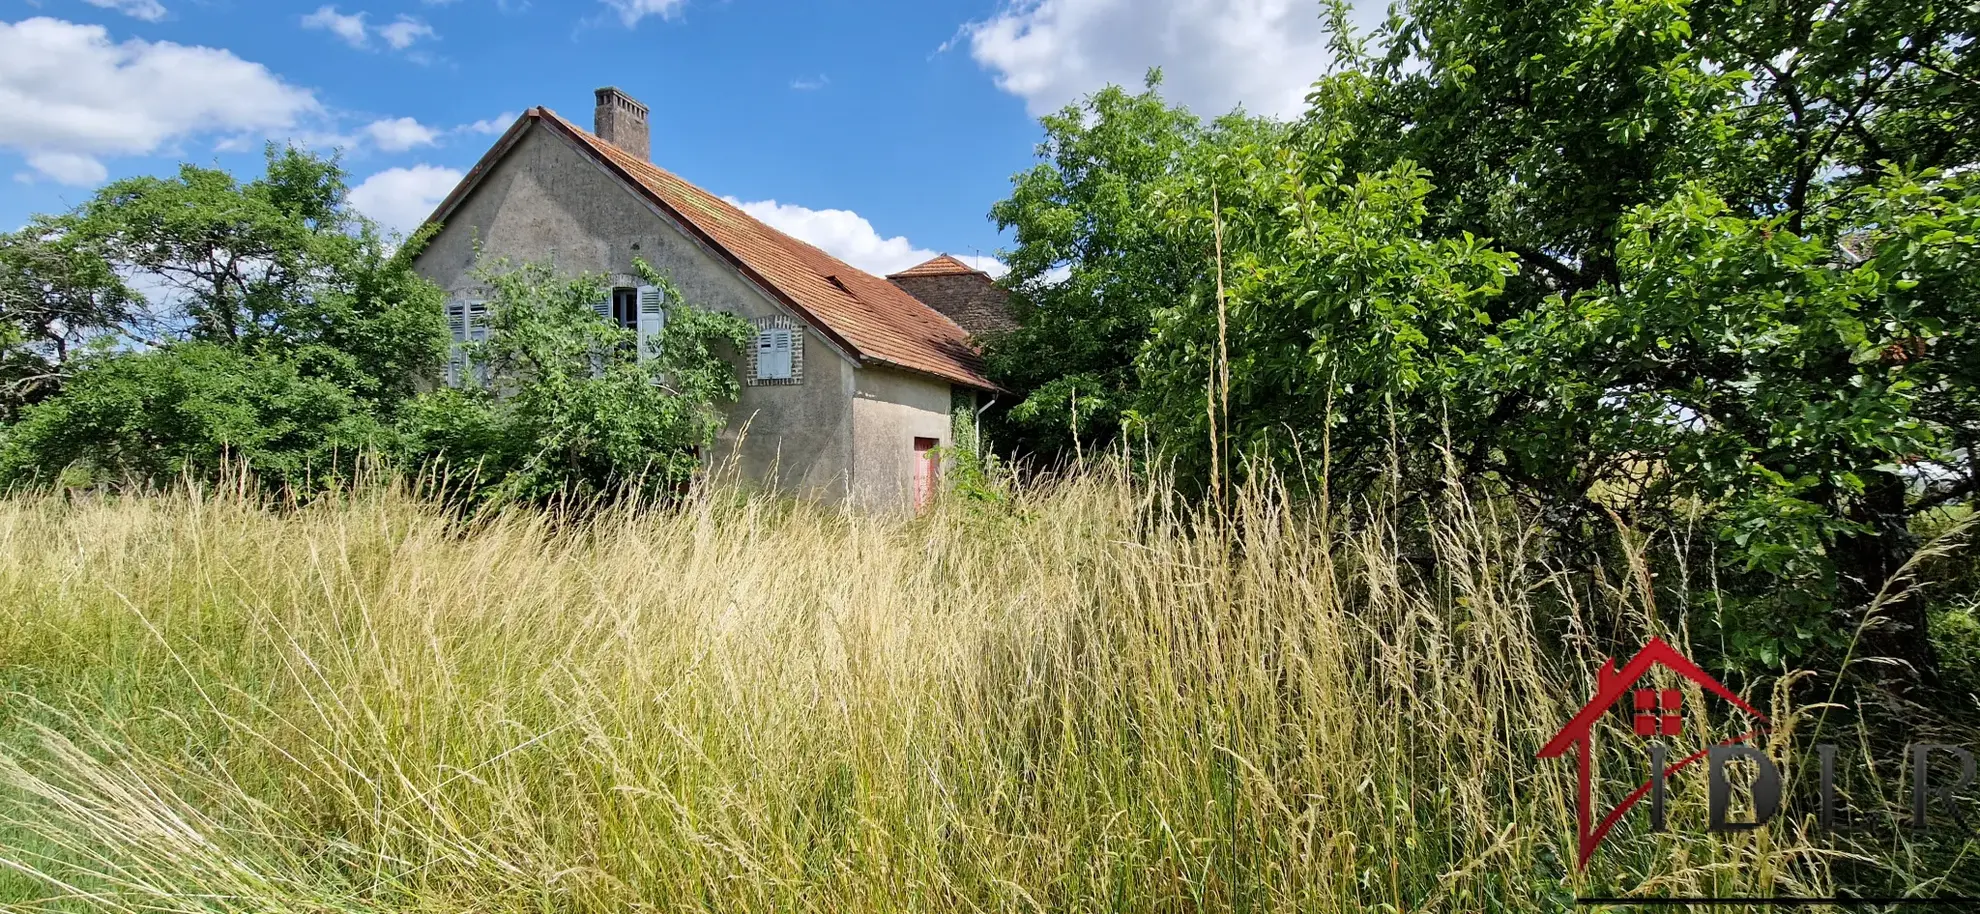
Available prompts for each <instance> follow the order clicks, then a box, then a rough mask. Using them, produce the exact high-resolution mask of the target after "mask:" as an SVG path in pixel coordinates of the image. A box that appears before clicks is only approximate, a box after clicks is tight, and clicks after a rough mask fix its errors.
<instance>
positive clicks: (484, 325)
mask: <svg viewBox="0 0 1980 914" xmlns="http://www.w3.org/2000/svg"><path fill="white" fill-rule="evenodd" d="M463 316H464V317H465V319H466V330H467V341H468V342H470V343H473V344H475V345H476V346H477V347H479V346H480V344H482V343H486V342H488V303H487V302H485V301H471V302H468V303H467V308H466V309H465V311H464V315H463ZM466 363H467V364H466V367H467V369H468V371H467V376H468V377H469V378H470V379H472V380H473V381H474V383H476V384H478V385H480V386H482V387H486V386H488V356H487V355H486V353H483V352H479V351H477V352H474V353H470V354H468V358H467V359H466Z"/></svg>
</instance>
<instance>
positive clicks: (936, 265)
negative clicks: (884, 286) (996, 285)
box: [887, 254, 983, 279]
mask: <svg viewBox="0 0 1980 914" xmlns="http://www.w3.org/2000/svg"><path fill="white" fill-rule="evenodd" d="M981 272H983V271H982V270H979V269H977V268H975V267H972V266H970V265H969V264H966V263H963V262H962V261H960V260H957V259H955V258H954V257H950V256H949V255H947V254H943V255H942V256H940V257H937V258H935V259H934V260H930V261H928V262H927V263H923V264H919V265H917V266H912V267H908V268H907V269H905V270H902V271H900V272H899V273H889V274H887V278H888V279H900V278H901V277H903V276H960V275H963V274H966V273H981Z"/></svg>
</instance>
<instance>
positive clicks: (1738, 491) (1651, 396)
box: [991, 0, 1980, 666]
mask: <svg viewBox="0 0 1980 914" xmlns="http://www.w3.org/2000/svg"><path fill="white" fill-rule="evenodd" d="M1977 11H1980V8H1976V7H1973V6H1971V5H1957V6H1956V5H1947V4H1938V3H1930V2H1928V3H1923V4H1893V3H1881V2H1871V3H1812V2H1806V3H1804V2H1793V0H1789V2H1775V3H1764V4H1762V3H1738V2H1681V0H1670V2H1665V0H1652V2H1648V3H1643V2H1633V0H1632V2H1619V0H1573V2H1568V3H1565V4H1561V3H1554V4H1546V5H1537V6H1536V5H1531V4H1520V3H1514V4H1511V5H1507V4H1503V3H1501V4H1498V5H1493V4H1490V3H1487V4H1477V3H1456V2H1451V0H1412V2H1406V3H1404V4H1402V5H1401V6H1400V7H1399V8H1398V10H1397V16H1396V17H1395V18H1394V19H1393V20H1392V21H1391V23H1390V24H1389V26H1388V27H1387V28H1385V29H1384V30H1383V31H1381V32H1379V33H1377V34H1376V35H1373V36H1366V37H1364V36H1354V35H1349V34H1346V33H1345V32H1339V31H1337V34H1336V37H1335V41H1334V50H1335V55H1336V66H1335V69H1334V71H1333V72H1331V73H1329V74H1327V75H1325V76H1324V77H1322V78H1321V79H1320V80H1319V81H1318V82H1317V83H1316V84H1315V86H1314V89H1313V92H1312V94H1311V95H1310V96H1309V102H1310V107H1309V110H1308V112H1307V114H1306V115H1305V116H1304V117H1303V118H1301V119H1299V120H1298V121H1297V122H1296V123H1294V124H1291V125H1285V126H1281V125H1276V124H1272V123H1269V122H1261V121H1258V120H1256V119H1251V118H1246V117H1243V116H1241V115H1233V116H1231V117H1228V118H1225V119H1223V120H1221V121H1219V122H1218V123H1217V124H1216V125H1215V126H1214V127H1212V128H1205V127H1203V126H1201V123H1200V122H1199V121H1198V120H1196V119H1195V118H1194V117H1192V116H1190V115H1189V114H1187V113H1185V112H1181V111H1178V110H1175V109H1172V108H1169V107H1168V106H1166V105H1164V104H1163V103H1162V101H1161V100H1160V98H1159V95H1158V94H1157V90H1158V89H1159V82H1158V78H1157V80H1151V83H1150V88H1149V91H1148V92H1146V93H1143V94H1141V95H1136V96H1130V95H1127V94H1126V93H1123V92H1121V91H1120V90H1118V89H1111V90H1108V91H1106V92H1103V93H1100V94H1098V95H1095V96H1093V97H1092V98H1089V99H1087V100H1086V101H1085V102H1083V103H1081V104H1079V105H1075V106H1072V107H1069V108H1068V109H1067V110H1066V111H1064V112H1062V113H1061V114H1059V115H1057V116H1055V117H1052V118H1048V119H1047V120H1046V122H1045V126H1046V130H1047V134H1048V141H1047V143H1046V144H1045V145H1044V146H1043V147H1041V152H1042V153H1043V161H1041V162H1040V164H1039V165H1038V166H1037V167H1035V168H1034V169H1033V170H1032V171H1030V172H1027V173H1025V174H1023V175H1020V176H1019V177H1018V178H1017V179H1016V180H1015V182H1014V190H1013V194H1012V197H1011V199H1010V200H1008V201H1006V202H1004V203H1002V204H1000V205H999V206H998V207H997V208H996V210H995V211H994V212H993V215H994V216H995V218H997V220H998V221H999V222H1000V224H1003V225H1005V226H1007V227H1009V228H1012V229H1014V231H1015V237H1016V242H1017V245H1016V249H1015V250H1014V251H1012V252H1011V254H1012V256H1011V261H1012V263H1013V265H1014V270H1013V278H1012V280H1010V282H1011V284H1012V286H1013V289H1014V291H1015V292H1016V293H1017V295H1018V297H1019V298H1020V300H1021V301H1023V302H1024V303H1025V305H1026V309H1027V311H1026V315H1025V316H1026V318H1027V321H1028V323H1027V326H1026V328H1025V329H1024V330H1021V331H1019V332H1017V333H1014V334H1012V335H1010V336H1008V337H1006V338H1003V339H999V340H993V341H992V343H991V352H992V365H993V367H994V368H995V369H996V370H998V371H999V379H1000V380H1002V381H1004V382H1006V383H1007V384H1008V385H1010V386H1012V387H1014V388H1017V389H1019V390H1021V391H1023V392H1025V393H1026V394H1028V399H1026V400H1024V401H1023V402H1022V404H1021V405H1020V406H1019V407H1018V408H1017V409H1015V410H1013V413H1012V418H1013V419H1014V420H1015V421H1013V422H1010V423H1007V425H1006V427H1005V429H1004V440H1005V443H1006V445H1007V446H1012V447H1016V448H1019V449H1023V450H1029V451H1031V452H1033V453H1041V454H1044V455H1047V456H1049V455H1053V454H1056V453H1059V452H1061V451H1063V449H1064V448H1065V446H1066V444H1067V442H1068V439H1067V438H1066V437H1065V432H1066V430H1068V429H1070V428H1071V427H1072V424H1071V417H1070V416H1069V415H1067V414H1066V413H1067V412H1068V411H1069V409H1070V408H1071V407H1073V406H1079V407H1082V410H1083V412H1084V414H1085V416H1087V417H1092V419H1093V421H1092V424H1088V423H1087V422H1086V421H1084V419H1083V421H1082V422H1081V424H1080V426H1079V431H1080V432H1081V433H1082V434H1084V435H1090V436H1091V438H1090V439H1089V443H1093V442H1095V441H1097V440H1104V438H1105V437H1107V436H1113V435H1120V434H1122V433H1123V431H1125V432H1127V433H1128V434H1129V435H1130V436H1131V437H1132V436H1138V435H1141V434H1143V433H1146V434H1147V435H1148V436H1149V437H1151V438H1153V439H1154V440H1156V441H1158V442H1159V443H1160V444H1161V446H1162V447H1163V449H1164V451H1165V452H1166V454H1167V455H1168V456H1170V457H1172V458H1174V459H1175V461H1176V464H1175V465H1178V466H1180V467H1182V468H1183V469H1184V471H1185V473H1186V477H1187V479H1191V480H1194V483H1195V484H1199V485H1216V484H1219V481H1220V480H1221V479H1228V474H1229V473H1230V472H1231V470H1232V469H1233V467H1234V466H1235V465H1236V459H1237V458H1239V457H1247V456H1248V457H1261V456H1270V457H1271V458H1272V461H1271V462H1272V465H1274V466H1276V467H1278V468H1280V469H1289V468H1295V467H1296V466H1297V464H1298V463H1299V462H1300V461H1308V462H1309V463H1310V466H1309V467H1307V468H1306V469H1312V470H1314V471H1315V472H1317V471H1318V469H1319V468H1318V466H1317V463H1318V462H1319V461H1321V460H1322V459H1324V460H1326V461H1328V462H1329V469H1330V470H1331V478H1330V482H1331V483H1332V484H1333V485H1335V486H1336V487H1337V489H1336V491H1348V492H1360V493H1372V492H1374V491H1376V490H1377V488H1378V487H1379V488H1381V489H1382V490H1384V491H1390V490H1394V494H1395V495H1397V496H1398V497H1400V498H1401V499H1403V500H1405V501H1407V500H1409V499H1413V498H1417V497H1420V496H1422V495H1428V494H1431V493H1434V492H1436V491H1439V490H1440V489H1441V488H1442V487H1443V486H1445V485H1446V484H1448V483H1452V482H1456V483H1459V484H1462V485H1467V486H1477V487H1483V488H1484V489H1485V490H1487V491H1491V492H1498V493H1503V494H1506V495H1509V496H1513V497H1516V498H1518V499H1521V500H1523V501H1525V502H1527V503H1528V504H1530V505H1532V506H1533V507H1534V508H1536V509H1538V511H1537V515H1536V516H1539V517H1542V518H1543V519H1544V520H1545V521H1546V522H1547V523H1548V525H1549V527H1550V528H1551V529H1552V530H1553V531H1554V532H1555V533H1556V534H1557V536H1556V543H1557V545H1558V547H1559V549H1560V550H1562V551H1561V552H1560V553H1558V556H1559V557H1564V558H1567V559H1569V560H1574V558H1575V556H1577V555H1584V556H1585V555H1587V554H1588V550H1590V549H1594V548H1596V545H1595V544H1596V543H1597V542H1598V541H1599V540H1601V539H1602V538H1604V537H1607V536H1609V535H1610V534H1612V533H1613V530H1614V523H1615V521H1616V520H1621V521H1622V522H1624V523H1625V524H1629V525H1634V526H1636V527H1638V528H1640V529H1643V530H1646V531H1651V532H1656V531H1660V530H1663V531H1684V530H1703V531H1704V532H1706V533H1707V534H1708V535H1705V536H1702V537H1693V538H1692V539H1690V540H1688V541H1687V542H1689V543H1690V544H1691V545H1689V546H1687V547H1684V548H1682V549H1679V550H1677V551H1679V552H1686V553H1688V554H1685V555H1680V556H1679V558H1683V559H1686V560H1688V561H1693V562H1704V563H1708V564H1716V565H1717V566H1718V569H1717V570H1718V572H1719V573H1720V574H1721V575H1722V576H1723V577H1722V580H1724V581H1726V582H1728V584H1729V586H1730V587H1731V589H1732V590H1733V591H1734V593H1735V595H1736V596H1739V597H1741V598H1742V599H1743V600H1744V602H1741V603H1740V604H1739V605H1736V606H1732V607H1730V608H1728V609H1725V610H1724V611H1723V612H1720V613H1718V614H1717V615H1716V616H1715V618H1717V619H1719V620H1720V621H1721V623H1723V624H1724V625H1725V626H1726V629H1727V631H1728V632H1729V633H1731V635H1730V636H1729V637H1728V639H1727V644H1728V647H1727V649H1728V651H1729V652H1731V653H1733V654H1736V655H1739V656H1741V657H1743V658H1746V659H1753V660H1758V661H1761V662H1763V663H1766V664H1768V665H1772V664H1775V663H1779V662H1781V661H1782V660H1784V659H1786V658H1790V657H1794V656H1799V655H1802V654H1804V653H1806V652H1809V651H1820V650H1827V649H1832V648H1836V647H1838V646H1839V645H1841V644H1842V643H1843V642H1844V641H1846V640H1847V639H1848V638H1850V637H1851V636H1852V635H1853V634H1854V633H1855V631H1856V629H1857V628H1858V627H1859V626H1867V628H1868V630H1869V632H1870V635H1871V639H1872V642H1873V644H1874V645H1875V646H1877V647H1880V648H1882V649H1884V651H1885V652H1886V653H1889V654H1894V655H1898V656H1901V657H1903V658H1904V659H1907V660H1910V661H1913V662H1914V663H1916V664H1918V665H1920V666H1924V665H1928V664H1929V662H1930V660H1931V657H1930V650H1929V644H1928V643H1927V641H1926V640H1925V638H1924V634H1925V627H1926V621H1925V607H1924V604H1923V603H1922V601H1919V600H1916V599H1907V600H1896V601H1886V602H1885V604H1884V605H1883V606H1882V607H1881V610H1882V612H1881V615H1882V616H1884V617H1885V618H1882V619H1867V618H1865V616H1864V611H1865V609H1866V608H1867V607H1868V606H1869V605H1870V604H1871V602H1872V600H1873V598H1874V597H1875V596H1876V594H1877V591H1878V590H1879V588H1881V587H1882V586H1883V585H1884V583H1885V582H1886V581H1887V580H1888V579H1889V578H1890V577H1891V575H1893V574H1895V573H1896V572H1897V570H1898V569H1899V567H1900V566H1902V565H1903V563H1904V562H1905V561H1906V560H1907V559H1908V558H1909V557H1910V556H1911V555H1912V553H1913V551H1914V550H1915V548H1916V539H1915V535H1914V534H1915V533H1916V531H1917V528H1918V525H1919V524H1920V523H1921V522H1926V521H1929V520H1930V519H1931V518H1933V517H1937V516H1939V513H1940V512H1942V511H1943V510H1944V509H1945V508H1946V507H1947V506H1949V505H1955V504H1958V503H1961V502H1962V501H1964V502H1968V503H1970V502H1971V501H1972V500H1973V499H1974V497H1975V479H1976V468H1975V465H1974V461H1973V459H1972V457H1971V455H1972V454H1973V453H1974V451H1973V447H1974V445H1975V442H1976V441H1980V409H1977V408H1976V397H1975V390H1976V385H1975V381H1976V380H1980V379H1976V377H1975V371H1976V370H1977V369H1976V366H1980V351H1976V345H1980V344H1976V339H1975V334H1976V331H1975V318H1976V317H1980V314H1976V309H1980V290H1976V288H1975V286H1976V278H1975V277H1976V276H1980V256H1977V255H1976V250H1977V248H1976V243H1975V238H1976V235H1977V234H1980V223H1977V222H1976V216H1977V215H1980V195H1976V193H1975V187H1974V182H1975V180H1976V176H1975V168H1976V166H1980V162H1976V156H1980V145H1976V136H1980V133H1976V131H1975V129H1974V128H1975V127H1976V126H1980V125H1976V124H1975V123H1974V121H1975V118H1976V117H1980V64H1977V63H1976V59H1975V55H1976V50H1975V48H1976V46H1980V43H1976V41H1975V40H1974V39H1975V38H1976V37H1980V36H1976V35H1975V27H1976V25H1980V12H1977ZM1332 13H1333V15H1332V17H1331V19H1332V21H1333V22H1334V23H1335V26H1336V29H1337V30H1339V29H1340V27H1341V24H1342V23H1345V22H1346V16H1345V10H1344V7H1342V6H1341V5H1339V4H1334V5H1333V6H1332ZM1060 277H1065V278H1064V279H1060ZM1075 386H1076V387H1077V388H1078V389H1079V391H1080V393H1079V396H1078V397H1077V398H1075V397H1074V396H1073V395H1072V391H1073V388H1074V387H1075ZM1089 392H1090V393H1089ZM1089 396H1090V397H1092V400H1090V401H1089V399H1088V397H1089ZM1103 420H1104V421H1103ZM1612 515H1613V517H1612ZM1664 539H1665V540H1669V539H1670V538H1669V537H1666V538H1664Z"/></svg>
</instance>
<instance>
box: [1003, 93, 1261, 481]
mask: <svg viewBox="0 0 1980 914" xmlns="http://www.w3.org/2000/svg"><path fill="white" fill-rule="evenodd" d="M1160 85H1161V73H1160V71H1155V72H1152V73H1150V75H1149V78H1148V82H1147V87H1146V90H1145V91H1144V92H1142V93H1141V94H1139V95H1129V94H1128V93H1126V92H1124V91H1122V90H1121V89H1119V88H1115V87H1110V88H1108V89H1105V90H1103V91H1101V92H1098V93H1096V94H1094V95H1093V96H1091V97H1089V98H1087V99H1086V100H1085V101H1084V102H1083V103H1081V104H1077V105H1069V106H1067V107H1066V108H1065V109H1064V110H1062V111H1060V112H1058V113H1057V114H1053V115H1048V116H1046V117H1045V118H1044V119H1043V125H1044V128H1045V133H1046V139H1045V142H1044V143H1042V144H1040V146H1039V155H1040V157H1041V158H1044V159H1046V161H1044V162H1041V163H1040V164H1038V165H1037V166H1035V167H1033V168H1032V169H1031V170H1030V171H1027V172H1025V173H1023V174H1020V175H1018V176H1017V177H1016V178H1014V179H1013V180H1012V185H1013V186H1012V191H1011V196H1010V198H1009V199H1007V200H1005V201H1003V202H1001V203H998V204H997V205H996V207H995V208H994V209H992V211H991V217H992V218H993V219H995V220H996V222H997V224H998V226H999V227H1000V228H1004V229H1010V230H1013V232H1014V234H1015V235H1016V238H1017V247H1016V248H1015V249H1014V250H1012V251H1011V252H1009V257H1008V260H1009V263H1010V267H1011V272H1010V274H1009V275H1008V276H1006V277H1005V278H1004V280H1003V282H1004V283H1005V285H1007V286H1009V287H1010V288H1011V289H1013V290H1014V293H1015V294H1014V303H1015V307H1016V312H1017V316H1018V318H1019V321H1020V327H1019V328H1018V329H1017V330H1015V331H1012V332H1010V333H1009V334H1007V335H1005V336H1003V337H1002V338H999V339H994V340H991V341H989V344H988V346H987V347H986V355H987V358H988V361H989V363H990V366H991V370H992V371H993V372H994V373H995V374H996V375H997V376H998V377H999V378H1000V379H1001V380H1002V381H1003V382H1004V383H1005V384H1006V385H1007V386H1009V387H1011V388H1012V389H1014V390H1019V391H1022V392H1024V393H1025V394H1026V396H1025V398H1024V399H1023V400H1022V401H1020V402H1019V403H1018V404H1017V405H1016V406H1015V407H1014V408H1013V409H1011V411H1010V412H1009V414H1008V415H1007V417H1006V422H1007V425H1008V430H1007V432H1006V437H1007V438H1013V436H1014V442H1015V443H1018V444H1021V445H1022V446H1024V447H1026V448H1028V449H1029V450H1031V451H1033V452H1035V453H1041V454H1045V455H1049V456H1060V455H1064V454H1067V453H1069V452H1071V451H1072V450H1073V448H1074V446H1075V443H1076V441H1078V440H1083V441H1088V442H1092V441H1102V442H1104V441H1108V440H1112V439H1113V438H1114V437H1115V436H1117V435H1118V434H1119V432H1120V428H1121V418H1122V413H1123V411H1125V410H1129V409H1132V408H1134V407H1135V405H1136V404H1135V402H1134V391H1135V390H1136V389H1137V388H1138V386H1139V385H1138V382H1137V381H1136V380H1135V375H1134V370H1133V363H1134V359H1135V357H1136V356H1137V354H1138V353H1139V352H1140V350H1141V347H1142V345H1143V344H1144V343H1145V342H1146V341H1147V339H1148V335H1149V329H1150V319H1151V314H1152V312H1153V310H1154V309H1155V308H1158V307H1164V306H1168V305H1171V304H1174V303H1175V296H1176V294H1177V290H1179V289H1182V288H1186V287H1188V286H1189V285H1191V283H1193V282H1194V281H1195V280H1197V279H1198V278H1200V277H1202V276H1203V275H1205V270H1206V264H1205V262H1204V259H1203V257H1202V253H1203V252H1202V250H1201V248H1200V246H1199V245H1197V244H1195V243H1194V241H1195V239H1177V238H1174V237H1171V236H1170V235H1168V234H1166V233H1165V231H1164V229H1163V228H1162V227H1161V226H1158V225H1156V224H1154V223H1152V222H1150V221H1149V220H1147V219H1145V218H1142V214H1143V213H1144V212H1145V208H1146V205H1147V201H1148V199H1149V197H1150V195H1151V194H1153V193H1154V192H1155V191H1156V189H1157V187H1158V186H1160V185H1162V184H1164V183H1166V182H1168V181H1169V180H1171V179H1172V178H1173V177H1174V176H1175V174H1176V173H1177V171H1178V169H1179V168H1180V167H1181V165H1182V162H1183V158H1184V156H1185V154H1186V153H1187V152H1188V151H1189V150H1191V149H1193V148H1196V147H1198V146H1201V145H1208V146H1213V147H1222V146H1226V145H1237V144H1239V143H1242V142H1246V141H1247V140H1249V139H1252V138H1263V137H1265V136H1269V135H1275V134H1278V133H1282V132H1283V128H1282V127H1277V126H1274V125H1272V124H1270V123H1268V122H1265V121H1261V120H1258V119H1253V118H1247V117H1243V116H1241V115H1232V116H1231V117H1228V118H1225V119H1223V120H1220V121H1218V122H1217V123H1216V124H1213V125H1210V126H1207V127H1206V126H1205V125H1203V124H1202V123H1201V122H1199V121H1198V120H1197V119H1196V118H1195V117H1193V116H1191V115H1190V114H1189V113H1188V112H1186V111H1182V110H1179V109H1175V108H1171V107H1169V106H1168V105H1166V104H1165V103H1163V101H1162V99H1161V97H1160V96H1159V95H1158V94H1157V89H1158V87H1159V86H1160ZM1075 429H1076V432H1075Z"/></svg>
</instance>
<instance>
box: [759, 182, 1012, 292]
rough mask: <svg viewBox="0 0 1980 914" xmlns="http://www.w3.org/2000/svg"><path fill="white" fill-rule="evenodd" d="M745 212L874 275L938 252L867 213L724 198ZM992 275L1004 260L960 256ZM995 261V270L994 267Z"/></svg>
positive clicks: (1000, 272) (897, 269) (894, 270)
mask: <svg viewBox="0 0 1980 914" xmlns="http://www.w3.org/2000/svg"><path fill="white" fill-rule="evenodd" d="M723 199H726V200H728V201H729V202H730V203H732V204H735V205H736V206H737V207H738V208H740V209H741V210H742V211H743V212H745V213H748V214H750V215H751V216H754V217H756V218H757V219H760V220H762V221H763V222H764V223H765V224H767V225H769V226H770V227H771V228H774V229H777V230H778V231H780V232H783V233H785V234H787V235H790V236H792V237H794V238H797V239H798V240H800V241H804V242H807V243H809V244H811V245H813V246H815V247H817V248H819V249H821V250H823V251H824V252H825V253H827V254H830V255H832V256H834V257H837V258H839V259H840V260H843V261H845V262H847V263H849V264H852V265H853V266H856V267H858V268H860V269H862V270H865V271H866V272H868V273H872V274H873V275H875V276H885V275H887V274H889V273H899V272H900V271H902V270H905V269H907V268H908V267H911V266H914V265H915V264H918V263H921V262H923V261H926V260H930V259H932V258H934V257H936V256H937V255H938V253H939V252H937V251H931V250H928V249H926V248H920V247H916V246H915V245H914V243H913V242H910V241H908V240H907V238H905V237H903V236H900V235H896V236H894V237H892V238H886V237H882V236H881V234H880V232H879V231H878V230H876V229H875V228H874V227H873V223H871V222H868V221H867V220H866V217H864V216H861V215H860V214H858V213H855V212H852V211H851V210H843V209H811V208H809V207H804V206H798V205H796V204H794V203H779V202H777V201H775V200H758V201H755V202H751V203H745V202H743V201H741V200H738V199H736V198H734V197H725V198H723ZM957 259H958V260H962V261H964V262H965V263H968V264H970V265H971V266H974V267H976V268H977V269H979V270H983V271H984V272H986V273H989V274H990V275H992V276H1002V275H1003V274H1004V272H1005V271H1004V265H1003V264H1001V263H997V261H996V260H995V259H994V258H990V257H959V258H957ZM991 265H994V266H995V269H994V270H993V269H991Z"/></svg>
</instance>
